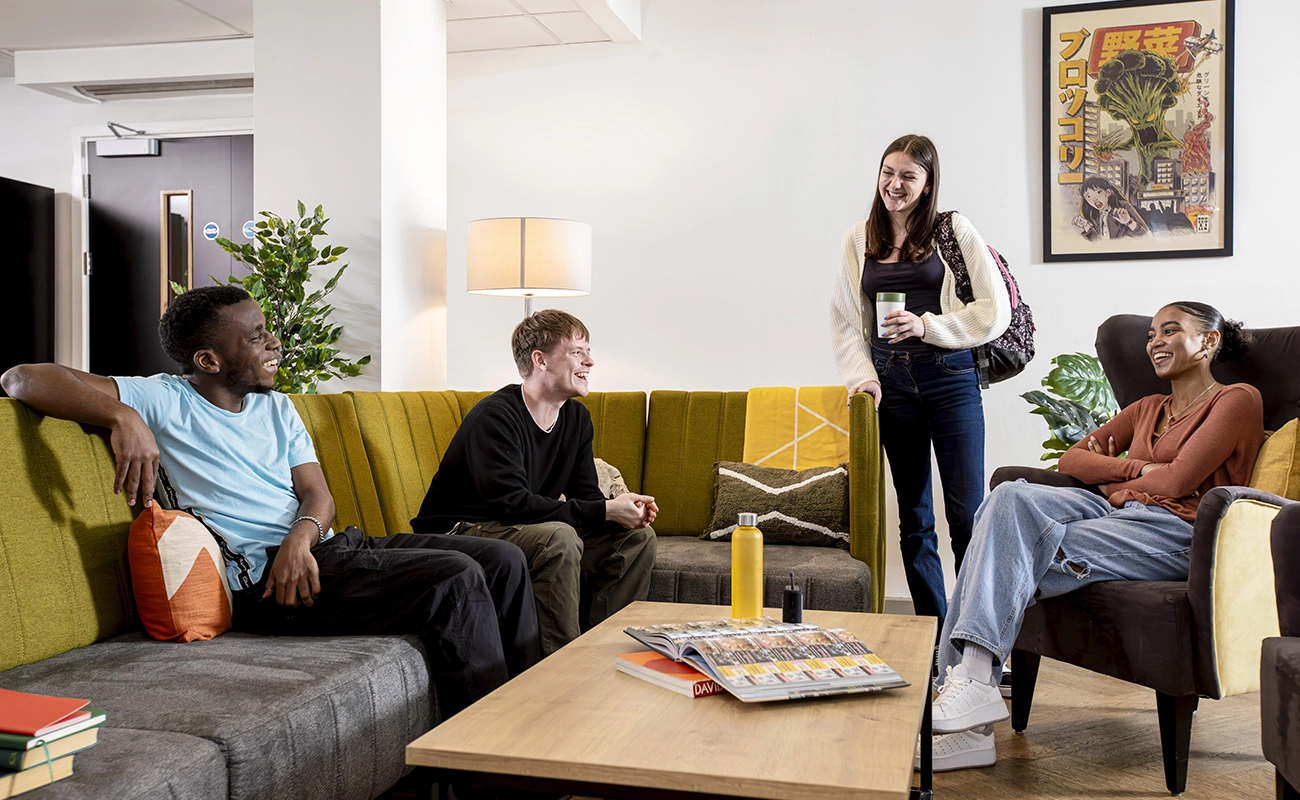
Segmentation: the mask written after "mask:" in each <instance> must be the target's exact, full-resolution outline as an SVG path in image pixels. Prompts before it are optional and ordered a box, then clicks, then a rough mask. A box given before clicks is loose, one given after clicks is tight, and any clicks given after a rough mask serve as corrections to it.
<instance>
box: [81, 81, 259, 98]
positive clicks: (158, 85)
mask: <svg viewBox="0 0 1300 800" xmlns="http://www.w3.org/2000/svg"><path fill="white" fill-rule="evenodd" d="M73 88H74V89H76V90H77V91H78V92H80V93H81V94H83V95H85V96H86V97H93V98H94V99H96V100H120V99H124V98H129V97H159V96H162V95H169V94H209V93H221V92H244V91H252V89H253V79H252V78H222V79H216V80H197V81H158V82H155V83H92V84H80V85H77V86H74V87H73Z"/></svg>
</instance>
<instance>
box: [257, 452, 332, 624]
mask: <svg viewBox="0 0 1300 800" xmlns="http://www.w3.org/2000/svg"><path fill="white" fill-rule="evenodd" d="M290 475H292V476H293V492H294V494H296V495H298V517H299V521H298V522H296V523H294V525H293V527H292V528H290V529H289V532H288V533H287V534H285V537H284V541H283V542H281V543H280V552H278V553H276V555H275V563H273V564H272V565H271V566H270V577H269V578H267V580H266V591H264V592H263V593H262V597H263V599H265V598H267V597H270V596H272V595H275V602H277V603H279V604H280V605H282V606H288V607H290V608H297V607H298V606H299V605H300V604H301V605H304V606H311V604H312V603H313V602H315V598H316V595H318V594H320V567H319V565H318V564H317V563H316V557H315V556H313V555H312V554H311V548H312V546H313V545H315V544H316V543H317V542H319V541H320V536H321V532H322V531H327V530H329V529H330V526H331V525H332V524H333V523H334V496H333V495H331V494H330V490H329V486H328V485H326V483H325V473H324V472H322V471H321V468H320V464H318V463H316V462H314V461H312V462H308V463H306V464H299V465H298V466H296V467H294V468H293V469H291V470H290ZM308 517H311V518H313V519H307V518H308ZM316 521H319V522H320V527H319V528H317V527H316Z"/></svg>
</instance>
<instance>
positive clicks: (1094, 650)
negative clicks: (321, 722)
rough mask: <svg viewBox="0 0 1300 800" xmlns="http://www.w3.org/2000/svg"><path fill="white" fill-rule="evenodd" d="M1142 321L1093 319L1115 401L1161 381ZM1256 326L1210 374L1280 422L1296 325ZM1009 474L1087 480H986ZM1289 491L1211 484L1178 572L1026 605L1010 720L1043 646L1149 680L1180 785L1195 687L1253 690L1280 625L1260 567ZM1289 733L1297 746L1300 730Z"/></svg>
mask: <svg viewBox="0 0 1300 800" xmlns="http://www.w3.org/2000/svg"><path fill="white" fill-rule="evenodd" d="M1150 324H1151V318H1150V317H1145V316H1138V315H1128V314H1126V315H1121V316H1115V317H1111V318H1110V319H1108V320H1106V322H1104V323H1102V325H1101V327H1100V328H1098V329H1097V342H1096V345H1097V355H1098V357H1099V358H1100V359H1101V362H1102V367H1103V368H1104V369H1105V371H1106V376H1107V377H1108V378H1109V379H1110V382H1111V386H1112V387H1113V388H1114V390H1115V396H1116V398H1117V399H1118V400H1119V403H1120V405H1121V407H1123V406H1127V405H1129V404H1130V403H1133V402H1134V401H1136V400H1138V399H1139V398H1142V397H1145V396H1147V395H1150V394H1157V393H1168V392H1169V384H1168V382H1167V381H1164V380H1161V379H1159V378H1157V377H1156V375H1155V372H1154V370H1153V369H1152V368H1151V362H1150V360H1149V359H1148V357H1147V355H1146V347H1145V345H1146V332H1147V329H1148V328H1149V326H1150ZM1252 333H1253V334H1255V337H1256V341H1257V344H1256V346H1255V347H1254V348H1253V349H1252V350H1251V352H1250V353H1249V354H1248V355H1247V358H1246V359H1243V360H1242V361H1238V362H1233V363H1230V364H1216V365H1215V367H1214V374H1215V377H1216V378H1218V379H1219V380H1220V381H1221V382H1224V383H1239V382H1246V383H1250V384H1251V385H1253V386H1255V388H1257V389H1259V391H1260V394H1261V395H1263V398H1264V427H1265V428H1266V429H1268V430H1276V429H1277V428H1279V427H1281V426H1282V425H1283V424H1284V423H1286V422H1287V421H1289V420H1291V419H1293V418H1295V417H1296V416H1297V415H1300V371H1297V370H1296V369H1295V364H1296V363H1297V361H1298V360H1300V328H1270V329H1256V330H1254V331H1252ZM1017 478H1025V479H1026V480H1029V481H1031V482H1035V483H1050V484H1055V485H1067V486H1069V485H1073V486H1083V484H1080V483H1079V482H1078V481H1075V480H1074V479H1072V478H1069V477H1067V476H1065V475H1061V474H1059V473H1056V472H1048V471H1046V470H1038V469H1030V468H1025V467H1003V468H1001V469H999V470H997V471H996V472H994V474H993V478H992V480H991V481H990V483H991V485H992V486H996V485H998V484H999V483H1002V482H1003V481H1007V480H1015V479H1017ZM1085 488H1090V489H1093V490H1094V491H1096V487H1085ZM1290 502H1291V501H1288V500H1285V499H1283V498H1280V497H1277V496H1275V495H1271V494H1268V493H1266V492H1260V491H1255V490H1253V489H1248V488H1246V487H1237V486H1234V487H1220V488H1217V489H1214V490H1213V491H1211V492H1208V493H1207V494H1206V496H1205V497H1204V498H1203V499H1202V501H1201V506H1200V511H1199V512H1198V515H1197V518H1196V522H1195V525H1194V531H1193V534H1192V556H1191V570H1190V574H1189V575H1188V579H1187V580H1186V581H1159V582H1157V581H1150V582H1148V581H1117V582H1111V583H1097V584H1092V585H1090V586H1087V587H1085V588H1083V589H1080V590H1079V591H1077V592H1071V593H1069V594H1066V595H1062V596H1060V597H1054V598H1051V599H1048V600H1043V601H1040V602H1038V603H1035V604H1034V605H1032V606H1030V607H1029V609H1028V610H1026V612H1025V618H1024V623H1023V625H1022V627H1021V629H1020V635H1019V637H1018V638H1017V639H1016V644H1015V649H1014V650H1013V651H1012V654H1011V676H1012V698H1011V722H1012V727H1013V728H1014V729H1015V730H1016V731H1017V732H1024V730H1025V729H1026V727H1027V726H1028V724H1029V711H1030V707H1031V705H1032V703H1033V699H1034V683H1035V681H1036V680H1037V677H1038V667H1039V662H1040V660H1041V659H1042V658H1043V657H1044V656H1046V657H1048V658H1052V659H1056V660H1058V661H1064V662H1066V663H1069V664H1074V665H1076V666H1080V667H1083V668H1085V669H1088V670H1092V671H1093V672H1099V673H1101V674H1103V675H1110V676H1112V677H1115V678H1119V679H1121V680H1125V681H1129V682H1130V683H1136V684H1139V685H1141V686H1146V687H1148V688H1151V689H1154V690H1155V692H1156V708H1157V711H1158V718H1159V722H1160V742H1161V749H1162V753H1163V757H1164V768H1165V785H1166V786H1167V787H1168V788H1169V791H1170V792H1172V793H1173V794H1180V793H1182V791H1183V790H1184V788H1186V786H1187V760H1188V754H1189V752H1190V748H1191V733H1192V713H1193V711H1195V709H1196V704H1197V701H1198V698H1199V697H1210V698H1215V699H1218V698H1221V697H1227V696H1231V695H1235V694H1242V693H1245V692H1254V691H1257V690H1258V689H1259V670H1260V668H1259V662H1258V660H1257V659H1258V653H1259V650H1260V644H1259V643H1260V642H1262V641H1263V639H1264V638H1265V637H1268V636H1276V631H1277V628H1275V627H1273V619H1274V617H1275V612H1274V609H1275V607H1276V606H1275V604H1276V599H1275V597H1274V595H1273V592H1272V587H1271V586H1267V585H1266V582H1263V581H1259V580H1258V579H1257V577H1258V574H1259V570H1260V568H1261V566H1262V567H1263V568H1264V569H1267V565H1268V561H1269V559H1270V556H1269V544H1268V542H1269V529H1270V525H1271V524H1272V520H1273V518H1274V517H1275V516H1277V514H1278V511H1279V509H1281V508H1282V507H1283V506H1287V505H1289V504H1290ZM1291 513H1292V514H1295V509H1294V508H1293V509H1292V512H1291ZM1292 518H1293V519H1300V515H1296V516H1293V517H1292ZM1297 530H1300V525H1297ZM1262 584H1263V585H1262ZM1298 613H1300V612H1298ZM1293 698H1294V696H1293ZM1293 702H1294V700H1293ZM1294 724H1295V723H1293V726H1294ZM1293 730H1294V728H1293ZM1290 741H1291V743H1292V746H1293V747H1294V746H1295V745H1296V743H1300V738H1297V737H1295V736H1294V735H1293V738H1292V739H1291V740H1290ZM1292 763H1293V764H1294V763H1295V761H1294V759H1293V760H1292Z"/></svg>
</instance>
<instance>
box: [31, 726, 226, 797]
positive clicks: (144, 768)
mask: <svg viewBox="0 0 1300 800" xmlns="http://www.w3.org/2000/svg"><path fill="white" fill-rule="evenodd" d="M72 766H73V770H72V775H71V776H70V777H68V778H64V779H63V780H61V781H59V782H58V783H55V784H54V785H53V786H48V787H46V788H44V789H40V790H37V791H36V792H33V793H32V797H33V798H35V800H45V798H58V800H212V798H221V797H226V796H227V795H228V793H229V787H228V786H227V785H226V756H225V754H224V753H222V752H221V746H220V745H218V744H217V743H216V742H213V741H209V740H208V739H200V738H198V737H195V736H187V735H186V734H183V733H167V732H165V731H141V730H134V729H131V728H103V729H102V730H100V732H99V744H97V745H95V746H94V747H92V748H90V749H89V750H83V751H81V752H80V753H77V754H76V756H75V757H74V759H73V762H72Z"/></svg>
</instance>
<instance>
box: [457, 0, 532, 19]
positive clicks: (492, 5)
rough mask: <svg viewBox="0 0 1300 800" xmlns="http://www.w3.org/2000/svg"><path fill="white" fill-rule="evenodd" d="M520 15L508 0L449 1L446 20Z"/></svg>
mask: <svg viewBox="0 0 1300 800" xmlns="http://www.w3.org/2000/svg"><path fill="white" fill-rule="evenodd" d="M522 13H523V12H522V11H520V10H519V6H517V5H515V4H514V3H512V2H510V0H450V2H448V3H447V19H448V20H453V19H478V18H480V17H513V16H518V15H520V14H522Z"/></svg>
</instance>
